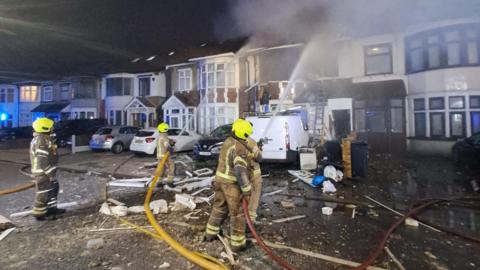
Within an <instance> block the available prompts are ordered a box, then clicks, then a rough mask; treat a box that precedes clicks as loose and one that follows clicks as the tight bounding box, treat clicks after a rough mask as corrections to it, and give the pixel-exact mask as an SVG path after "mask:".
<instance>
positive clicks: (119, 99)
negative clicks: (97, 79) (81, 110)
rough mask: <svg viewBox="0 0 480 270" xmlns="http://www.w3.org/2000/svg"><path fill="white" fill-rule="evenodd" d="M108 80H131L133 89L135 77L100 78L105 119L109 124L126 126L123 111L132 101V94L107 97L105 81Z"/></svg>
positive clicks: (111, 75) (127, 74)
mask: <svg viewBox="0 0 480 270" xmlns="http://www.w3.org/2000/svg"><path fill="white" fill-rule="evenodd" d="M109 78H131V79H132V80H133V88H134V87H135V75H134V74H130V73H116V74H109V75H107V76H105V77H103V78H102V98H103V99H104V100H105V119H107V121H108V123H109V124H112V125H114V124H126V123H127V114H126V113H125V112H124V111H123V109H124V108H125V106H126V105H127V104H128V102H130V101H131V100H132V97H133V89H132V93H130V94H129V95H121V96H108V95H107V79H109Z"/></svg>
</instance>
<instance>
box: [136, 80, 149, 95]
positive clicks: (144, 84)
mask: <svg viewBox="0 0 480 270" xmlns="http://www.w3.org/2000/svg"><path fill="white" fill-rule="evenodd" d="M138 95H139V96H141V97H144V96H150V77H143V78H138Z"/></svg>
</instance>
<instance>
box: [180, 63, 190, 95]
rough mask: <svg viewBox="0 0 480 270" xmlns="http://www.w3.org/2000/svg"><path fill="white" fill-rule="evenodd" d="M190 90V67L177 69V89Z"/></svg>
mask: <svg viewBox="0 0 480 270" xmlns="http://www.w3.org/2000/svg"><path fill="white" fill-rule="evenodd" d="M188 90H192V69H190V68H185V69H179V70H178V91H188Z"/></svg>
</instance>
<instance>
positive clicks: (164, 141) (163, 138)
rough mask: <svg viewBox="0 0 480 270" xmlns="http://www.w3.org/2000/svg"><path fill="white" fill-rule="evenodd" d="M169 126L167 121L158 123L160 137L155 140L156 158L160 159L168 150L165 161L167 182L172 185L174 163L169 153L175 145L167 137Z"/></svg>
mask: <svg viewBox="0 0 480 270" xmlns="http://www.w3.org/2000/svg"><path fill="white" fill-rule="evenodd" d="M169 128H170V127H169V126H168V124H167V123H160V124H159V125H158V131H159V132H160V137H159V138H158V140H157V159H158V160H161V159H162V158H163V156H164V155H165V154H166V153H167V151H169V152H170V156H169V157H168V159H167V161H166V163H165V164H166V166H167V169H168V170H167V184H168V185H169V186H172V185H173V178H174V177H175V163H174V162H173V160H172V157H171V154H172V153H173V148H174V146H175V141H174V140H172V139H170V138H168V135H167V131H168V129H169Z"/></svg>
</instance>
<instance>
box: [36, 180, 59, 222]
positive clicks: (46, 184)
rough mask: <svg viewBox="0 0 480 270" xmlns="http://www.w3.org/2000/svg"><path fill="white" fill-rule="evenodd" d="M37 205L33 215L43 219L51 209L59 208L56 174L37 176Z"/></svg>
mask: <svg viewBox="0 0 480 270" xmlns="http://www.w3.org/2000/svg"><path fill="white" fill-rule="evenodd" d="M35 187H36V193H35V203H34V205H33V215H34V216H35V217H43V216H45V215H46V214H47V212H48V211H49V210H50V209H52V210H53V209H56V208H57V195H58V189H59V185H58V182H57V179H56V174H55V172H54V173H51V174H49V175H46V174H43V175H37V176H35Z"/></svg>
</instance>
